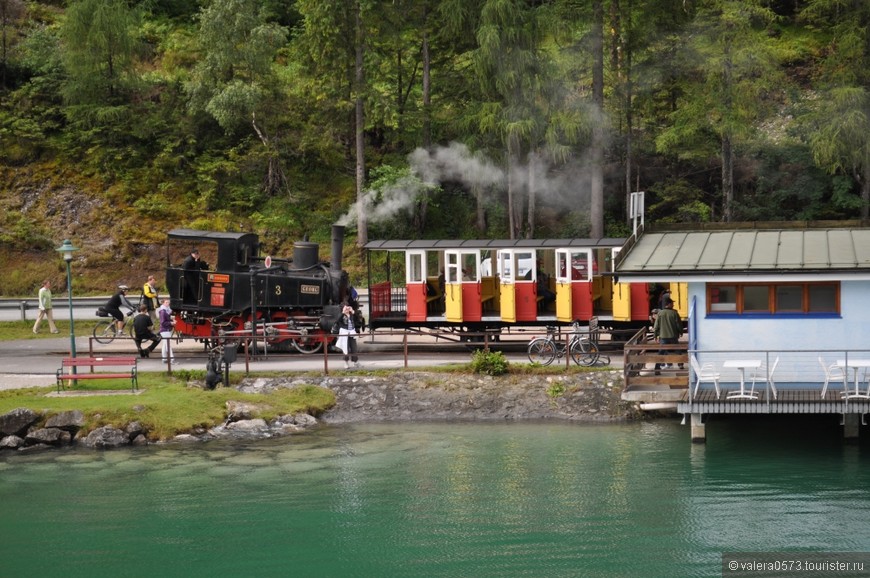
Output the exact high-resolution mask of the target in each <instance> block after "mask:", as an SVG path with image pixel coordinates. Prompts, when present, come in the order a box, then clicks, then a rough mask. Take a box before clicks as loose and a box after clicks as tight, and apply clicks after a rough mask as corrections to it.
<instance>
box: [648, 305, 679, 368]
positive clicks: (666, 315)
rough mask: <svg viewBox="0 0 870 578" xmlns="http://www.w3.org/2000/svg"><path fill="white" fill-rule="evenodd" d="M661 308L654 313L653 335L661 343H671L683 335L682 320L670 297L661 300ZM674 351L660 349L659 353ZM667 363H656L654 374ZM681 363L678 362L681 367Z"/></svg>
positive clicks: (666, 353) (667, 364)
mask: <svg viewBox="0 0 870 578" xmlns="http://www.w3.org/2000/svg"><path fill="white" fill-rule="evenodd" d="M662 305H663V308H662V309H660V310H659V312H658V314H657V315H656V320H655V323H653V335H654V336H655V338H656V339H658V342H659V344H661V345H673V344H674V343H677V341H679V340H680V337H682V336H683V320H682V319H681V318H680V314H679V313H678V312H677V310H676V309H674V301H673V299H671V298H667V299H664V300H662ZM670 353H674V351H673V350H672V349H660V350H659V355H668V354H670ZM670 365H671V364H669V363H664V364H663V363H656V374H657V375H658V370H659V369H660V368H661V367H668V366H670ZM682 366H683V364H682V363H681V364H680V368H682Z"/></svg>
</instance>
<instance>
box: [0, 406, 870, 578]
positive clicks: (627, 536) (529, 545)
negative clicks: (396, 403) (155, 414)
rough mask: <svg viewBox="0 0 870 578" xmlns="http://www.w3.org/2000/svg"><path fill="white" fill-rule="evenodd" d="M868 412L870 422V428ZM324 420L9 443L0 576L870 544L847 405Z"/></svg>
mask: <svg viewBox="0 0 870 578" xmlns="http://www.w3.org/2000/svg"><path fill="white" fill-rule="evenodd" d="M862 429H863V428H862ZM707 434H708V443H707V444H706V445H693V444H691V443H690V442H689V428H688V426H681V425H679V422H678V421H676V420H670V419H667V420H657V421H649V422H643V423H633V424H625V425H604V426H592V425H577V424H569V423H509V424H487V423H473V424H467V423H424V424H404V423H402V424H375V425H343V426H326V427H322V428H320V429H318V430H317V431H315V432H309V433H306V434H303V435H298V436H293V437H285V438H281V439H275V440H267V441H259V442H245V443H238V442H235V443H228V442H209V443H207V444H192V445H170V446H167V445H164V446H151V447H146V448H135V449H124V450H114V451H98V452H94V451H90V450H82V449H77V450H73V451H51V452H44V453H38V454H31V455H17V454H15V455H10V454H8V453H4V454H0V576H3V577H7V576H8V577H24V576H64V577H79V576H82V577H84V576H88V577H93V576H185V577H190V576H218V575H219V576H378V577H386V576H474V577H478V576H529V577H539V576H547V577H549V576H644V577H646V576H651V577H653V576H662V577H665V576H666V577H675V576H721V554H722V553H723V552H733V551H743V552H749V551H753V552H754V551H777V550H785V551H804V552H815V551H839V552H861V551H868V550H870V468H868V467H866V463H867V460H868V458H870V446H868V445H867V444H864V443H862V444H857V445H847V444H845V443H844V442H843V440H842V433H841V429H840V428H839V427H838V426H837V424H836V418H831V419H826V420H816V421H798V420H796V419H793V418H791V419H776V418H768V419H761V420H759V419H729V420H720V421H714V420H711V422H710V423H709V424H708V426H707Z"/></svg>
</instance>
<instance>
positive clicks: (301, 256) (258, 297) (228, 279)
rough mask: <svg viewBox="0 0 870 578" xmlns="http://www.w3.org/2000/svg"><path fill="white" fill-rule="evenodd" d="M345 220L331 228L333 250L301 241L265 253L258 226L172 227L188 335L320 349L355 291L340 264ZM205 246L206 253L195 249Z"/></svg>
mask: <svg viewBox="0 0 870 578" xmlns="http://www.w3.org/2000/svg"><path fill="white" fill-rule="evenodd" d="M343 246H344V227H342V226H339V225H335V226H333V228H332V247H331V248H332V255H331V256H330V260H329V261H323V260H321V259H320V255H319V246H318V244H317V243H311V242H308V241H298V242H296V243H295V244H294V246H293V257H292V258H291V259H281V258H273V257H271V256H262V255H261V254H260V240H259V237H258V236H257V235H256V234H254V233H224V232H215V231H198V230H193V229H174V230H172V231H170V232H169V234H168V239H167V254H166V287H167V288H168V290H169V299H170V307H171V308H172V310H173V312H174V314H175V320H176V324H175V330H176V332H177V333H178V334H179V335H180V336H182V337H193V338H195V339H200V340H203V341H207V340H211V339H215V338H217V337H218V336H233V335H238V336H243V335H254V336H258V337H259V338H261V339H264V340H266V341H267V342H268V343H269V344H271V345H274V346H278V347H279V348H283V349H287V348H290V347H293V348H295V349H297V350H298V351H300V352H303V353H314V352H316V351H319V350H320V349H321V347H322V346H323V343H324V337H326V336H327V334H328V333H329V328H330V327H331V325H332V323H333V322H334V320H335V319H337V318H338V315H339V311H340V306H341V303H342V302H344V301H346V300H347V299H348V297H349V293H348V292H349V288H350V285H349V282H348V275H347V272H345V271H343V270H342V268H341V260H342V251H343ZM194 252H196V253H198V256H199V259H198V260H197V259H194V258H193V257H192V254H193V253H194Z"/></svg>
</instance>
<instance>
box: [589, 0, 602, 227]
mask: <svg viewBox="0 0 870 578" xmlns="http://www.w3.org/2000/svg"><path fill="white" fill-rule="evenodd" d="M603 28H604V9H603V7H602V0H594V2H593V4H592V58H593V63H592V101H593V103H594V104H595V107H596V109H597V110H596V113H598V114H599V115H602V116H603V114H604V41H603V33H604V30H603ZM601 122H602V121H596V123H595V126H593V128H592V145H591V164H592V182H591V187H590V188H591V191H590V194H591V199H590V206H589V220H590V237H592V238H593V239H600V238H602V237H603V236H604V167H603V164H604V150H603V147H604V127H603V126H602V125H601Z"/></svg>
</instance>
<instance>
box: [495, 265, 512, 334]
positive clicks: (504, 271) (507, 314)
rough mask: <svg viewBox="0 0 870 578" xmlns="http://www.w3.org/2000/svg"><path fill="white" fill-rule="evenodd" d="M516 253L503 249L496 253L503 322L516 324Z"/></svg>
mask: <svg viewBox="0 0 870 578" xmlns="http://www.w3.org/2000/svg"><path fill="white" fill-rule="evenodd" d="M515 260H516V259H515V258H514V251H512V250H511V249H503V250H501V251H499V252H498V253H496V275H498V279H499V283H500V284H501V287H500V291H499V306H500V309H501V320H502V321H506V322H508V323H516V321H517V294H516V282H515V274H516V273H515V272H516V270H517V268H516V267H515V266H514V265H516V263H515V262H514V261H515Z"/></svg>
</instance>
